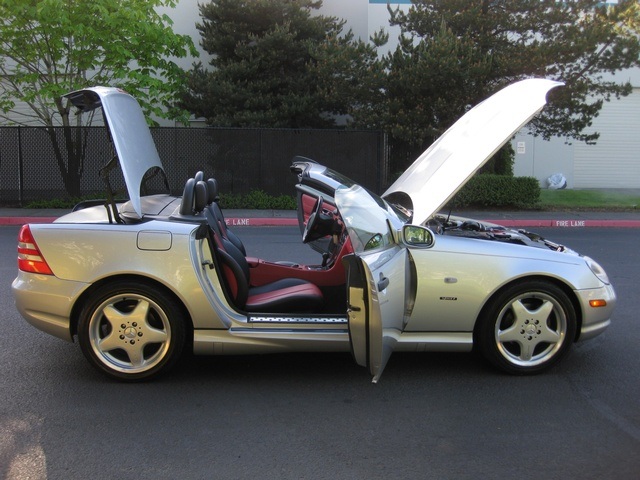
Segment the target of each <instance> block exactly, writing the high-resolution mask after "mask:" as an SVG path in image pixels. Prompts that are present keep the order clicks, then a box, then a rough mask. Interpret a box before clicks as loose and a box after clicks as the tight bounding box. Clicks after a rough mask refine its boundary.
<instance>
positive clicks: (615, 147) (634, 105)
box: [574, 87, 640, 188]
mask: <svg viewBox="0 0 640 480" xmlns="http://www.w3.org/2000/svg"><path fill="white" fill-rule="evenodd" d="M589 130H592V131H597V132H600V138H599V139H598V141H597V143H596V144H595V145H585V144H584V143H577V144H576V145H575V146H574V180H575V188H640V87H638V88H634V89H633V93H632V94H631V95H629V96H628V97H625V98H624V99H621V100H614V101H611V102H609V103H606V104H605V106H604V107H603V108H602V111H601V113H600V115H599V116H598V117H597V118H596V119H595V121H594V122H593V126H592V127H591V128H590V129H589Z"/></svg>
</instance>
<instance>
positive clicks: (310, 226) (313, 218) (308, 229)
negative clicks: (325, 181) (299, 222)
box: [302, 197, 324, 243]
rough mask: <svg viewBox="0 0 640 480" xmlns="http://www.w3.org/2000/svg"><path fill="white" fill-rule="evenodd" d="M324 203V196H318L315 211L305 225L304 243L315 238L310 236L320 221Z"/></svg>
mask: <svg viewBox="0 0 640 480" xmlns="http://www.w3.org/2000/svg"><path fill="white" fill-rule="evenodd" d="M323 203H324V201H323V200H322V197H318V200H316V204H315V206H314V208H313V213H312V214H311V215H309V220H307V224H306V225H305V227H304V232H302V243H308V242H310V241H311V240H315V239H311V238H309V237H310V234H311V232H312V231H313V229H314V227H315V226H316V223H318V219H319V218H320V212H322V204H323Z"/></svg>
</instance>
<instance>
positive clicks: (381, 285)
mask: <svg viewBox="0 0 640 480" xmlns="http://www.w3.org/2000/svg"><path fill="white" fill-rule="evenodd" d="M388 286H389V279H388V278H387V277H385V276H384V275H383V274H382V273H381V274H380V280H378V291H379V292H381V291H382V290H384V289H385V288H387V287H388Z"/></svg>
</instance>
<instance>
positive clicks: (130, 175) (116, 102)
mask: <svg viewBox="0 0 640 480" xmlns="http://www.w3.org/2000/svg"><path fill="white" fill-rule="evenodd" d="M65 97H66V98H68V99H69V100H70V101H71V103H72V104H73V105H74V106H76V107H77V108H78V109H79V110H80V111H81V112H88V111H91V110H94V109H96V108H98V107H100V106H102V111H103V114H104V121H105V123H106V124H107V126H108V127H109V131H110V133H111V138H112V140H113V144H114V147H115V150H116V153H117V155H118V159H119V161H120V168H121V170H122V174H123V176H124V180H125V182H126V185H127V191H128V193H129V199H130V201H131V205H132V207H133V209H134V211H135V212H136V214H137V215H138V216H139V217H140V218H142V206H141V202H140V196H141V188H142V185H143V182H144V180H145V179H146V178H147V177H149V176H151V175H152V174H157V173H158V172H162V174H163V175H164V170H163V168H162V163H161V161H160V157H159V155H158V151H157V150H156V146H155V143H154V142H153V138H152V137H151V132H150V131H149V127H148V126H147V122H146V120H145V118H144V114H143V113H142V109H141V108H140V105H138V102H137V101H136V100H135V99H134V98H133V97H132V96H131V95H129V94H128V93H126V92H124V91H123V90H120V89H119V88H111V87H92V88H86V89H84V90H78V91H75V92H71V93H68V94H66V95H65ZM165 179H166V176H165ZM165 184H166V181H165Z"/></svg>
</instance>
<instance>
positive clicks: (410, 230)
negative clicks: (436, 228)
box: [402, 225, 435, 248]
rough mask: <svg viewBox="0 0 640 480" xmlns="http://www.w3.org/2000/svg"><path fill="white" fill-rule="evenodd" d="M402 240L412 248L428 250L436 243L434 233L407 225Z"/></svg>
mask: <svg viewBox="0 0 640 480" xmlns="http://www.w3.org/2000/svg"><path fill="white" fill-rule="evenodd" d="M402 240H403V241H404V243H405V244H407V245H410V246H412V247H422V248H428V247H432V246H433V244H434V243H435V239H434V236H433V232H431V230H429V229H428V228H426V227H421V226H419V225H405V226H404V227H402Z"/></svg>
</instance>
